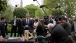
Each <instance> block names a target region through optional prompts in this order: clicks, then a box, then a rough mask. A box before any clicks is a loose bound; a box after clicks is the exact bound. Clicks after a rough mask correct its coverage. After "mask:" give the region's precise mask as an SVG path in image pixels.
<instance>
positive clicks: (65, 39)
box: [51, 25, 70, 43]
mask: <svg viewBox="0 0 76 43" xmlns="http://www.w3.org/2000/svg"><path fill="white" fill-rule="evenodd" d="M51 42H52V43H69V42H70V39H69V36H68V34H67V32H66V31H65V30H64V28H63V27H61V26H60V25H56V26H55V27H54V28H53V30H52V31H51Z"/></svg>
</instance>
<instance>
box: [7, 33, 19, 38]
mask: <svg viewBox="0 0 76 43" xmlns="http://www.w3.org/2000/svg"><path fill="white" fill-rule="evenodd" d="M10 35H11V33H8V35H6V37H10ZM17 35H18V33H16V36H17ZM12 37H14V34H13V35H12Z"/></svg>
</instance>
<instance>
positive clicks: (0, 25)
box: [0, 17, 5, 37]
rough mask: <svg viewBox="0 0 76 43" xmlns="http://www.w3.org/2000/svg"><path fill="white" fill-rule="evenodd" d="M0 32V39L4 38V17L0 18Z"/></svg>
mask: <svg viewBox="0 0 76 43" xmlns="http://www.w3.org/2000/svg"><path fill="white" fill-rule="evenodd" d="M0 32H1V35H2V37H5V18H4V17H1V21H0Z"/></svg>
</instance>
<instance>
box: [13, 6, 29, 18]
mask: <svg viewBox="0 0 76 43" xmlns="http://www.w3.org/2000/svg"><path fill="white" fill-rule="evenodd" d="M26 13H28V11H27V9H25V8H22V7H20V8H15V10H14V11H13V14H14V15H16V16H17V17H25V14H26Z"/></svg>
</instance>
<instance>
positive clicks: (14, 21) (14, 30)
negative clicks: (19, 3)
mask: <svg viewBox="0 0 76 43" xmlns="http://www.w3.org/2000/svg"><path fill="white" fill-rule="evenodd" d="M17 23H18V21H17V18H16V16H14V19H13V20H12V21H11V25H12V29H11V35H10V36H12V34H13V32H14V37H16V31H17V25H18V24H17Z"/></svg>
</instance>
